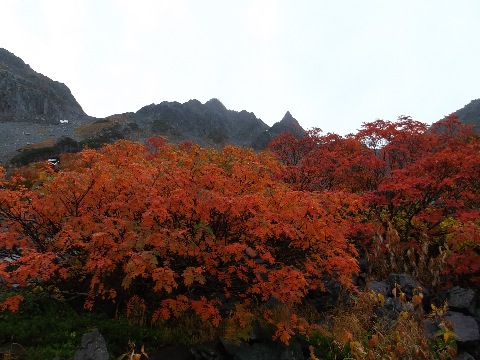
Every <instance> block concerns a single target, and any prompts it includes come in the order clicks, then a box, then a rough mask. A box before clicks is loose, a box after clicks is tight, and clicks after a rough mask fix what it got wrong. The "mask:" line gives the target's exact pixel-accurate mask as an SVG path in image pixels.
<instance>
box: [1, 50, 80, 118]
mask: <svg viewBox="0 0 480 360" xmlns="http://www.w3.org/2000/svg"><path fill="white" fill-rule="evenodd" d="M86 116H87V115H86V114H85V112H84V111H83V109H82V107H81V106H80V104H79V103H78V102H77V101H76V100H75V98H74V97H73V95H72V93H71V92H70V89H69V88H68V87H67V86H66V85H65V84H62V83H60V82H57V81H53V80H52V79H50V78H48V77H46V76H44V75H42V74H40V73H37V72H36V71H34V70H33V69H31V68H30V66H29V65H27V64H25V62H24V61H23V60H22V59H20V58H19V57H17V56H15V55H14V54H12V53H11V52H9V51H8V50H5V49H1V48H0V122H10V121H12V122H19V121H21V122H32V123H39V124H58V123H59V122H60V120H63V119H67V120H75V119H78V118H80V117H86Z"/></svg>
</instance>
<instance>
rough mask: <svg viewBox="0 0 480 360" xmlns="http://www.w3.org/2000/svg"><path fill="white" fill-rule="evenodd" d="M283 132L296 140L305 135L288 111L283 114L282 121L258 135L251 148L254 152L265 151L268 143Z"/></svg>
mask: <svg viewBox="0 0 480 360" xmlns="http://www.w3.org/2000/svg"><path fill="white" fill-rule="evenodd" d="M284 132H289V133H290V134H292V135H293V136H295V137H296V138H297V139H300V138H301V137H302V136H303V135H304V134H305V130H304V129H303V128H302V127H301V126H300V124H299V123H298V121H297V119H295V118H294V117H293V116H292V114H290V111H287V112H286V113H285V115H284V117H283V119H282V120H280V121H279V122H276V123H275V124H273V126H272V127H271V128H270V129H268V130H267V131H265V132H264V133H262V134H260V135H259V136H258V137H257V138H256V139H255V141H254V142H253V144H252V147H253V148H254V149H256V150H261V149H265V148H266V147H267V146H268V144H269V143H270V141H272V140H273V139H275V138H276V137H277V136H278V135H280V134H282V133H284Z"/></svg>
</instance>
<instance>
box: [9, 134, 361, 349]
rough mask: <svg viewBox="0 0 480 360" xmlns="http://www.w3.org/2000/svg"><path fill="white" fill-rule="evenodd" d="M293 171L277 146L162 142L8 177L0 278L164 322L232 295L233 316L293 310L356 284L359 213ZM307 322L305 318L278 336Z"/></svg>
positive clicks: (207, 312)
mask: <svg viewBox="0 0 480 360" xmlns="http://www.w3.org/2000/svg"><path fill="white" fill-rule="evenodd" d="M282 169H283V167H282V165H281V164H280V163H279V162H278V161H277V160H275V159H274V158H273V157H272V156H271V155H269V154H268V153H261V154H255V153H253V152H252V151H251V150H247V149H240V148H234V147H226V148H225V149H224V150H222V151H216V150H212V149H202V148H199V147H198V146H196V145H193V144H183V145H179V146H173V145H167V144H165V142H163V141H160V140H158V139H155V138H152V139H150V140H149V141H148V142H147V145H146V146H145V147H142V146H140V145H138V144H134V143H130V142H124V141H120V142H117V143H116V144H114V145H109V146H106V147H104V148H103V149H101V150H98V151H95V150H84V151H83V152H81V153H79V154H76V155H68V156H65V157H64V158H62V168H61V169H60V170H59V171H57V172H53V171H49V172H48V171H46V172H45V171H44V172H41V173H39V174H38V178H36V179H30V182H29V184H32V183H33V184H34V185H33V186H32V187H30V188H27V187H25V186H24V185H22V183H23V184H24V183H25V182H24V181H23V180H22V179H21V178H19V177H17V178H14V179H12V180H10V181H6V180H4V181H3V182H2V184H1V185H0V186H1V187H2V190H1V191H0V216H1V229H0V230H1V232H0V249H1V250H0V251H1V253H0V254H1V260H0V277H2V278H3V279H4V281H5V282H6V283H7V284H10V285H14V284H18V285H19V286H20V287H21V288H23V289H31V288H33V287H35V286H37V285H38V284H42V285H46V284H51V285H54V287H55V288H56V289H59V291H60V292H61V293H62V294H63V295H64V296H65V297H68V296H77V295H78V294H85V307H87V308H93V307H94V306H95V304H97V303H98V302H105V301H113V300H114V301H116V302H117V303H119V304H126V303H128V301H129V300H130V299H132V298H133V297H134V296H136V297H135V299H136V301H140V300H139V299H138V297H140V298H141V301H142V306H143V305H144V304H145V306H146V307H147V308H148V311H150V312H151V314H152V317H153V320H154V321H156V320H159V319H169V318H171V317H177V316H179V315H180V314H181V313H183V312H185V311H194V312H196V313H197V314H198V316H200V317H201V318H202V319H204V320H205V321H211V322H212V323H213V324H215V325H218V324H219V323H220V321H221V320H222V317H221V314H220V311H219V307H220V306H221V305H222V304H223V303H225V302H231V303H233V304H237V305H236V306H235V309H237V311H234V312H232V313H231V314H230V315H229V316H231V317H232V319H233V318H236V317H237V318H238V317H241V312H242V311H245V312H246V311H247V309H248V308H249V306H252V305H253V304H262V303H265V302H267V301H268V300H270V299H276V300H277V301H278V302H280V303H283V304H285V306H288V307H292V308H293V306H294V305H297V304H299V303H301V302H302V301H303V299H304V297H305V295H306V294H307V293H308V292H309V291H310V290H315V289H324V281H325V279H326V278H333V279H336V280H338V281H339V282H340V283H341V284H343V285H344V286H346V287H350V286H351V283H350V281H351V275H352V274H353V273H355V272H356V271H357V263H356V260H355V256H356V250H355V248H354V247H353V245H351V244H350V243H349V242H348V241H347V240H346V239H345V234H346V231H347V230H348V216H346V215H345V214H347V213H349V212H354V211H355V209H353V207H352V208H351V209H349V208H348V207H349V206H350V205H346V204H349V202H348V201H346V198H345V194H338V193H331V194H321V193H311V192H303V191H296V190H292V189H290V188H289V187H288V186H287V185H285V184H284V183H283V182H281V181H279V180H278V174H279V173H280V172H281V171H282ZM41 174H43V175H41ZM43 288H45V289H46V288H47V287H46V286H43ZM14 300H15V299H14ZM17 300H18V299H17ZM17 302H18V301H16V302H15V301H12V304H11V307H13V308H14V307H15V306H16V304H17ZM6 306H9V305H8V304H7V305H6ZM265 317H266V319H268V317H269V315H268V312H265ZM303 323H304V320H302V319H301V318H300V317H297V316H292V317H291V319H290V320H289V321H287V322H285V321H283V322H282V323H281V324H278V329H277V333H276V336H278V337H279V338H281V339H283V340H288V338H289V336H290V335H289V334H290V333H291V331H292V330H295V329H297V330H300V329H304V326H303V325H301V324H303Z"/></svg>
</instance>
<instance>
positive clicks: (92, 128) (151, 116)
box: [0, 48, 305, 163]
mask: <svg viewBox="0 0 480 360" xmlns="http://www.w3.org/2000/svg"><path fill="white" fill-rule="evenodd" d="M287 113H288V114H290V113H289V112H287ZM292 118H293V117H292ZM280 123H281V125H277V124H280ZM290 125H292V126H290ZM280 131H281V132H284V131H291V132H292V133H293V134H294V135H295V136H302V135H303V133H304V132H305V130H304V129H303V128H302V127H301V126H300V124H298V121H296V120H295V121H290V122H287V121H284V119H282V120H281V121H279V122H278V123H276V124H274V125H273V126H272V127H270V126H268V125H267V124H265V123H264V122H263V121H262V120H261V119H259V118H257V117H256V116H255V114H254V113H252V112H248V111H246V110H242V111H235V110H229V109H227V108H226V107H225V106H224V105H223V104H222V102H221V101H220V100H218V99H217V98H212V99H210V100H208V101H207V102H205V103H204V104H202V103H201V102H200V101H198V100H196V99H192V100H189V101H187V102H185V103H183V104H182V103H179V102H177V101H173V102H168V101H162V102H160V103H159V104H150V105H145V106H143V107H142V108H140V109H139V110H137V111H136V112H127V113H123V114H113V115H110V116H107V117H106V118H95V117H91V116H89V115H87V114H86V113H85V112H84V111H83V109H82V107H81V106H80V104H79V103H78V102H77V101H76V99H75V98H74V96H73V95H72V93H71V91H70V89H69V88H68V87H67V86H66V85H65V84H63V83H60V82H57V81H54V80H52V79H50V78H48V77H47V76H45V75H43V74H40V73H37V72H36V71H34V70H33V69H31V68H30V66H29V65H28V64H26V63H25V62H24V61H23V60H22V59H21V58H19V57H17V56H15V55H14V54H12V53H10V52H9V51H8V50H6V49H2V48H0V163H1V162H5V161H7V160H8V159H9V158H11V157H12V156H14V155H15V153H16V152H18V151H20V153H22V152H25V151H33V150H34V149H39V148H42V149H43V150H42V152H43V153H45V156H47V155H46V154H47V153H48V154H49V156H52V154H53V150H52V152H48V151H45V150H44V148H45V147H49V146H50V147H52V143H55V142H58V141H60V140H61V139H62V138H65V137H67V138H71V139H72V140H74V141H77V142H79V143H81V144H84V145H87V146H90V147H92V146H93V147H95V146H100V145H102V144H104V143H108V142H111V141H115V140H117V139H128V140H139V141H142V140H145V139H146V138H148V137H150V136H152V135H157V136H162V137H164V138H166V139H167V141H169V142H173V143H178V142H182V141H192V142H195V143H197V144H199V145H201V146H209V147H222V146H225V145H227V144H230V145H235V146H244V147H252V148H254V149H256V150H262V149H264V148H265V147H266V146H267V145H268V142H267V141H266V140H265V139H267V140H268V139H269V138H271V137H274V136H276V135H279V134H280ZM266 134H268V135H266ZM262 139H263V140H262ZM17 155H18V154H17ZM45 156H44V157H45ZM17 157H18V156H17ZM33 159H39V158H38V157H35V156H34V157H33Z"/></svg>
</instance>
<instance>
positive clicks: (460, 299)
mask: <svg viewBox="0 0 480 360" xmlns="http://www.w3.org/2000/svg"><path fill="white" fill-rule="evenodd" d="M448 306H449V308H453V309H458V310H461V311H468V312H469V313H470V314H471V315H475V290H472V289H464V288H461V287H459V286H455V287H453V288H451V289H450V290H449V291H448Z"/></svg>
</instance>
